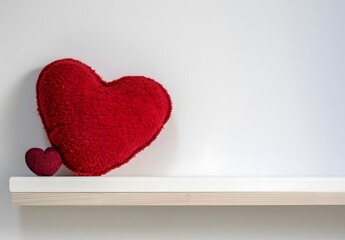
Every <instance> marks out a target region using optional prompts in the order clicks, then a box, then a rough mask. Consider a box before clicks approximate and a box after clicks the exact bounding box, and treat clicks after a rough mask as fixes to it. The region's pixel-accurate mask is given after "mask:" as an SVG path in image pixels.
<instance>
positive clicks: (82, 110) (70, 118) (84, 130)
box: [36, 59, 172, 176]
mask: <svg viewBox="0 0 345 240" xmlns="http://www.w3.org/2000/svg"><path fill="white" fill-rule="evenodd" d="M36 91H37V104H38V111H39V113H40V116H41V119H42V122H43V125H44V127H45V130H46V132H47V135H48V139H49V141H50V142H51V144H52V146H54V147H55V148H56V149H58V150H59V152H60V154H61V155H62V158H63V163H64V164H65V165H66V166H67V167H68V168H69V169H70V170H71V171H72V172H74V173H75V174H77V175H85V176H99V175H102V174H105V173H107V172H108V171H110V170H112V169H114V168H116V167H119V166H121V165H122V164H124V163H126V162H128V161H129V160H130V159H131V158H132V157H134V156H135V154H136V153H138V152H139V151H141V150H142V149H144V148H145V147H146V146H148V145H149V144H150V143H151V142H152V141H153V140H154V139H155V138H156V137H157V135H158V134H159V132H160V131H161V130H162V128H163V125H164V124H165V123H166V122H167V120H168V119H169V117H170V113H171V109H172V106H171V100H170V97H169V95H168V93H167V91H166V90H165V89H164V88H163V87H162V85H160V84H159V83H157V82H155V81H154V80H152V79H149V78H146V77H141V76H135V77H133V76H129V77H122V78H120V79H118V80H114V81H112V82H105V81H103V80H102V79H101V77H100V76H98V75H97V74H96V73H95V72H94V71H93V70H92V69H91V68H90V67H89V66H87V65H85V64H83V63H82V62H79V61H77V60H73V59H61V60H57V61H55V62H52V63H51V64H49V65H47V66H46V67H45V68H44V69H43V70H42V72H41V73H40V75H39V77H38V81H37V86H36Z"/></svg>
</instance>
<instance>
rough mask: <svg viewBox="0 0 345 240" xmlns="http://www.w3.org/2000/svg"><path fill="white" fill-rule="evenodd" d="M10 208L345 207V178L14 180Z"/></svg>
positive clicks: (26, 178)
mask: <svg viewBox="0 0 345 240" xmlns="http://www.w3.org/2000/svg"><path fill="white" fill-rule="evenodd" d="M9 187H10V191H11V192H12V203H13V204H14V205H23V206H30V205H39V206H52V205H61V206H133V205H136V206H145V205H148V206H169V205H176V206H179V205H186V206H203V205H204V206H216V205H345V177H312V178H310V177H305V178H295V177H290V178H289V177H287V178H281V177H273V178H267V177H256V178H255V177H249V178H246V177H12V178H10V186H9Z"/></svg>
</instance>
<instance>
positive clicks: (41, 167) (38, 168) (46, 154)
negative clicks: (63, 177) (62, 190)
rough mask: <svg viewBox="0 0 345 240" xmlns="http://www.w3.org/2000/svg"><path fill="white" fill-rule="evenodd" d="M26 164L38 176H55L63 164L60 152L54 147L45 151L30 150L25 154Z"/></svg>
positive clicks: (38, 149)
mask: <svg viewBox="0 0 345 240" xmlns="http://www.w3.org/2000/svg"><path fill="white" fill-rule="evenodd" d="M25 162H26V165H28V167H29V168H30V170H31V171H32V172H33V173H35V174H36V175H38V176H53V175H54V174H55V173H56V172H57V170H59V168H60V167H61V164H62V160H61V156H60V154H59V152H58V151H56V150H55V149H54V148H52V147H50V148H47V149H46V150H45V151H43V150H42V149H40V148H31V149H29V150H28V151H27V152H26V154H25Z"/></svg>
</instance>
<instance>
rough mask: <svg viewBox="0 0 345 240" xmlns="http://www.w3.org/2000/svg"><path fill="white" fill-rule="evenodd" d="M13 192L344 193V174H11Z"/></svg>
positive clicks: (11, 189) (10, 182) (10, 184)
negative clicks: (198, 175) (186, 175)
mask: <svg viewBox="0 0 345 240" xmlns="http://www.w3.org/2000/svg"><path fill="white" fill-rule="evenodd" d="M9 188H10V191H11V192H345V177H75V176H72V177H11V178H10V181H9Z"/></svg>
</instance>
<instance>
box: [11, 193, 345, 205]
mask: <svg viewBox="0 0 345 240" xmlns="http://www.w3.org/2000/svg"><path fill="white" fill-rule="evenodd" d="M12 203H13V204H14V205H22V206H35V205H36V206H169V205H170V206H179V205H180V206H217V205H218V206H225V205H243V206H245V205H253V206H254V205H345V193H343V192H341V193H339V192H333V193H332V192H221V193H216V192H209V193H208V192H190V193H188V192H169V193H164V192H162V193H158V192H155V193H148V192H144V193H110V192H106V193H100V192H98V193H85V192H82V193H72V192H67V193H66V192H50V193H47V192H44V193H39V192H35V193H30V192H24V193H22V192H14V193H12Z"/></svg>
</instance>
